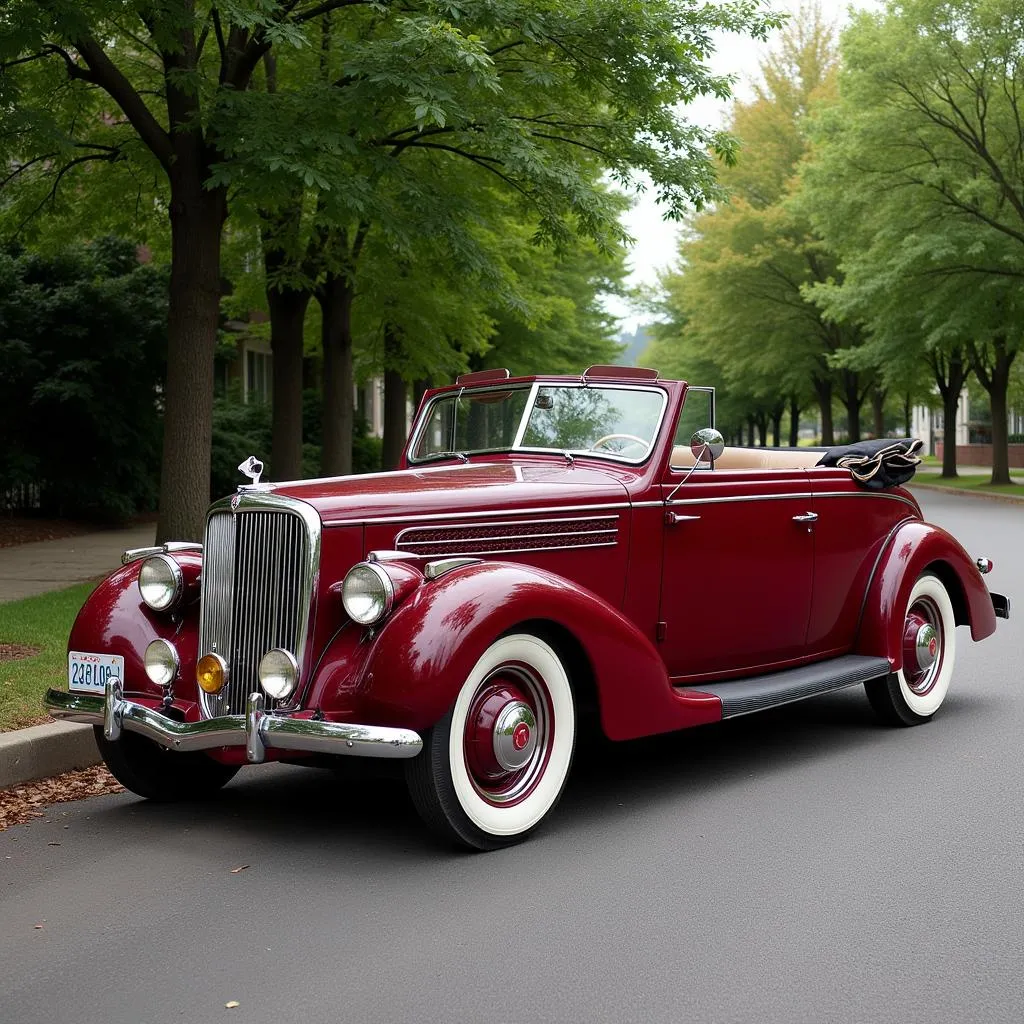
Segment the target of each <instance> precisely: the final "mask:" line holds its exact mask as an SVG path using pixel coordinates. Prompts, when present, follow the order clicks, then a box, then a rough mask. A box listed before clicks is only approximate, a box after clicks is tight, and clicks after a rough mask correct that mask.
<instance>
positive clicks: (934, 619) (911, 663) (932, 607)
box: [903, 597, 944, 697]
mask: <svg viewBox="0 0 1024 1024" xmlns="http://www.w3.org/2000/svg"><path fill="white" fill-rule="evenodd" d="M943 654H944V644H943V633H942V615H941V614H940V612H939V609H938V606H937V605H936V604H935V602H934V601H932V599H931V598H929V597H921V598H918V599H917V600H916V601H915V602H914V603H913V604H912V605H911V606H910V607H909V608H908V609H907V617H906V620H905V622H904V624H903V678H904V680H905V682H906V684H907V686H908V687H909V689H910V691H911V692H912V693H913V694H914V695H915V696H917V697H924V696H925V695H926V694H928V693H930V692H931V691H932V689H933V688H934V687H935V684H936V683H937V682H938V679H939V676H940V674H941V672H942V659H943Z"/></svg>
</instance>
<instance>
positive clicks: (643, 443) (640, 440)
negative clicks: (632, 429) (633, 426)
mask: <svg viewBox="0 0 1024 1024" xmlns="http://www.w3.org/2000/svg"><path fill="white" fill-rule="evenodd" d="M616 438H624V439H625V440H627V441H629V442H631V443H632V444H638V445H640V447H641V448H644V449H646V448H647V442H646V441H645V440H644V439H643V438H642V437H637V436H636V434H605V435H604V437H599V438H598V439H597V440H596V441H595V442H594V443H593V444H592V445H591V446H590V450H591V451H595V450H596V449H598V448H600V447H601V445H603V444H605V443H606V442H608V441H614V440H615V439H616Z"/></svg>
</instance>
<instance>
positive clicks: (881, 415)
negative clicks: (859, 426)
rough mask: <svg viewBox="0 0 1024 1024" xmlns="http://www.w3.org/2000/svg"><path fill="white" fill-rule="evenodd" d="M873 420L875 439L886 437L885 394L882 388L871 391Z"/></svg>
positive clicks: (872, 426)
mask: <svg viewBox="0 0 1024 1024" xmlns="http://www.w3.org/2000/svg"><path fill="white" fill-rule="evenodd" d="M871 420H872V423H871V429H872V431H873V433H874V435H875V437H885V392H884V391H883V390H882V389H881V388H872V390H871Z"/></svg>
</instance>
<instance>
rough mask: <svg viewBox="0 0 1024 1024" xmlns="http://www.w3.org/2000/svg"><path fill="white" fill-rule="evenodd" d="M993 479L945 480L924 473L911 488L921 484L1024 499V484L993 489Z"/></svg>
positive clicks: (979, 475) (987, 476) (966, 477)
mask: <svg viewBox="0 0 1024 1024" xmlns="http://www.w3.org/2000/svg"><path fill="white" fill-rule="evenodd" d="M991 479H992V477H991V475H990V474H989V473H974V474H967V475H961V476H958V477H956V478H955V479H953V480H944V479H943V478H942V477H940V476H939V475H938V474H937V473H922V474H920V476H918V477H917V478H916V479H915V480H914V481H913V482H912V483H911V484H910V486H911V487H913V486H914V484H915V483H919V484H925V485H927V486H929V487H952V488H955V489H956V490H958V491H974V492H975V493H978V494H1016V495H1019V496H1020V497H1024V484H1000V485H999V486H997V487H992V486H991V485H990V484H989V480H991Z"/></svg>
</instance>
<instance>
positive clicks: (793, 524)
mask: <svg viewBox="0 0 1024 1024" xmlns="http://www.w3.org/2000/svg"><path fill="white" fill-rule="evenodd" d="M688 473H689V475H688V476H687V474H688ZM661 487H662V494H663V498H665V499H669V498H671V501H670V502H669V503H668V504H667V505H666V512H665V517H664V526H663V529H664V544H663V552H664V554H663V562H662V578H661V614H660V619H661V624H660V626H659V632H660V634H661V637H662V639H661V643H660V648H661V651H662V654H663V657H664V659H665V663H666V665H667V667H668V671H669V675H670V676H672V677H673V679H674V681H680V682H682V681H696V680H697V679H699V678H701V677H705V678H706V677H715V676H725V675H730V674H750V673H751V672H755V671H758V670H762V671H769V670H771V669H774V668H782V667H784V666H785V665H787V664H792V663H793V662H795V661H798V660H800V659H801V658H805V657H806V653H807V652H806V647H805V642H806V635H807V624H808V618H809V615H810V609H811V592H812V584H813V578H814V533H813V531H814V523H813V521H811V517H812V515H813V510H812V507H811V495H810V484H809V479H808V474H807V471H806V470H799V469H751V470H747V469H734V470H730V469H726V470H720V469H717V468H716V469H710V468H707V467H699V468H697V469H696V470H694V471H693V472H692V473H690V472H689V470H687V469H682V470H670V471H669V473H668V476H667V478H666V479H665V480H664V481H663V482H662V485H661Z"/></svg>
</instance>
